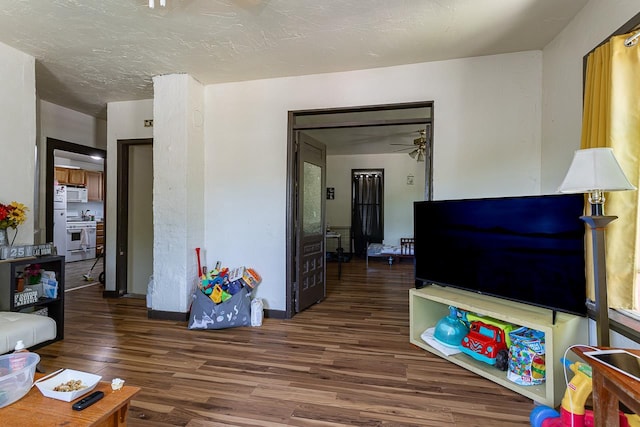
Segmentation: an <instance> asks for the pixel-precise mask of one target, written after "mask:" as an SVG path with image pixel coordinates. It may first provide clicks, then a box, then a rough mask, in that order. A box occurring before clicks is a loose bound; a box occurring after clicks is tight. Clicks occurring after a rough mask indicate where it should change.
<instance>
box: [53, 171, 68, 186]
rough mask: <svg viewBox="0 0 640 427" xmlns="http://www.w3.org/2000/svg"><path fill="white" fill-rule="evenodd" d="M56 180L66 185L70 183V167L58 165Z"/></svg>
mask: <svg viewBox="0 0 640 427" xmlns="http://www.w3.org/2000/svg"><path fill="white" fill-rule="evenodd" d="M55 170H56V181H58V184H60V185H64V184H68V183H69V169H67V168H59V167H56V168H55Z"/></svg>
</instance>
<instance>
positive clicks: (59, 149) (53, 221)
mask: <svg viewBox="0 0 640 427" xmlns="http://www.w3.org/2000/svg"><path fill="white" fill-rule="evenodd" d="M56 162H59V163H61V164H60V165H57V166H58V167H56ZM63 162H64V165H63V164H62V163H63ZM60 166H65V167H64V168H61V167H60ZM106 168H107V152H106V151H105V150H101V149H98V148H94V147H88V146H85V145H80V144H75V143H71V142H68V141H62V140H58V139H55V138H47V139H46V160H45V185H46V191H45V239H46V241H47V242H54V244H56V247H57V249H58V252H59V253H60V255H64V256H65V259H66V261H69V260H73V259H76V258H77V261H79V262H83V263H84V264H82V267H78V266H75V268H72V270H73V271H74V275H77V276H78V277H75V276H74V275H69V274H65V278H67V280H70V279H73V280H75V281H77V282H80V283H81V282H83V281H84V282H86V283H87V284H88V283H89V282H90V281H92V282H94V283H95V282H97V281H98V277H99V273H100V272H102V271H104V258H103V257H98V242H97V240H96V239H97V234H96V229H97V224H98V223H100V228H101V229H103V227H104V221H105V215H104V212H106V207H105V203H106V201H105V198H104V188H105V179H106ZM63 171H64V172H69V171H73V172H74V175H76V176H80V177H81V178H80V181H73V183H71V182H67V181H65V180H64V179H63V178H61V176H60V173H61V172H63ZM56 172H58V173H57V174H56ZM67 176H69V175H67ZM87 176H88V177H89V178H88V180H87ZM59 183H61V184H62V185H58V186H57V187H58V188H59V187H63V188H64V189H65V192H64V194H63V195H64V197H62V198H61V197H60V196H61V195H60V194H59V192H57V191H56V184H59ZM67 187H69V188H72V189H73V190H75V192H74V193H73V194H74V195H73V198H70V199H68V200H67V197H66V188H67ZM89 187H90V188H91V190H89ZM89 191H90V192H91V197H90V198H89V196H88V194H89ZM74 227H75V228H76V229H77V230H76V231H74V230H73V228H74ZM83 233H84V236H83ZM81 238H85V239H86V241H83V242H84V243H85V246H86V247H84V248H82V249H80V248H78V250H77V251H75V252H73V254H72V255H71V256H70V255H69V250H73V248H72V247H71V245H68V244H67V243H68V241H72V242H73V243H78V242H80V241H81ZM68 246H69V247H68ZM102 246H103V245H102ZM73 257H76V258H73ZM97 257H98V258H97ZM66 264H67V265H69V264H71V263H70V262H68V263H66ZM85 264H86V265H85ZM89 264H90V266H89V267H88V268H87V267H86V266H87V265H89ZM94 264H95V267H94V268H93V271H90V270H92V268H91V266H93V265H94ZM65 270H67V268H65ZM80 272H81V273H82V274H79V275H78V274H76V273H80ZM93 273H95V277H93ZM85 276H86V277H85ZM94 279H95V280H94ZM76 285H78V286H79V284H76Z"/></svg>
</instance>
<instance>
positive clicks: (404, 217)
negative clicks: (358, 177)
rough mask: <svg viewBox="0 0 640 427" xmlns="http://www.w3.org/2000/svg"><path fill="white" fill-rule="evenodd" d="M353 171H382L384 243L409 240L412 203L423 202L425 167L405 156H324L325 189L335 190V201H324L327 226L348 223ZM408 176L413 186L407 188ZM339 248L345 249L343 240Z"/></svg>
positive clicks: (411, 232)
mask: <svg viewBox="0 0 640 427" xmlns="http://www.w3.org/2000/svg"><path fill="white" fill-rule="evenodd" d="M352 169H384V242H385V243H387V244H390V245H399V244H400V238H401V237H412V236H413V202H414V201H416V200H424V175H425V164H424V163H423V162H416V161H415V160H414V159H412V158H411V157H409V156H408V155H407V154H406V153H403V154H399V153H398V154H374V155H358V156H353V155H349V156H342V155H341V156H327V187H334V188H335V199H334V200H327V201H326V202H327V205H326V206H327V223H328V224H329V225H330V226H349V225H350V224H351V170H352ZM408 175H412V176H413V182H414V184H413V185H407V176H408ZM342 245H343V247H344V248H345V249H347V248H348V243H347V242H346V241H345V240H344V237H343V242H342Z"/></svg>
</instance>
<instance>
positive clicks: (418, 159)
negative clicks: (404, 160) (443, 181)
mask: <svg viewBox="0 0 640 427" xmlns="http://www.w3.org/2000/svg"><path fill="white" fill-rule="evenodd" d="M416 160H417V161H418V162H424V151H423V150H420V151H419V152H418V158H417V159H416Z"/></svg>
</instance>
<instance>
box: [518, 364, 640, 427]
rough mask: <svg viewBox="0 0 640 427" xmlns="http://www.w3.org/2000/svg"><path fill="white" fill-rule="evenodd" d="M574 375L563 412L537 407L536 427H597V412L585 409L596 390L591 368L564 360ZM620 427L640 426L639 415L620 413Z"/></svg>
mask: <svg viewBox="0 0 640 427" xmlns="http://www.w3.org/2000/svg"><path fill="white" fill-rule="evenodd" d="M561 360H562V362H563V363H564V365H565V366H566V367H568V368H569V369H570V370H571V371H572V372H573V374H574V375H573V378H572V379H571V381H570V382H569V385H568V386H567V390H566V391H565V393H564V397H563V398H562V402H561V404H560V412H558V411H556V410H555V409H553V408H551V407H549V406H544V405H541V406H536V407H535V408H534V409H533V411H531V414H530V415H529V421H530V422H531V426H532V427H589V426H593V425H594V419H593V411H592V410H589V409H585V407H584V404H585V402H586V401H587V398H588V397H589V395H590V394H591V391H592V383H591V366H589V365H587V364H584V363H582V362H574V363H572V362H571V361H570V360H567V359H564V358H563V359H561ZM618 422H619V425H620V427H638V426H640V417H638V415H635V414H625V413H623V412H622V411H620V413H619V417H618Z"/></svg>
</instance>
